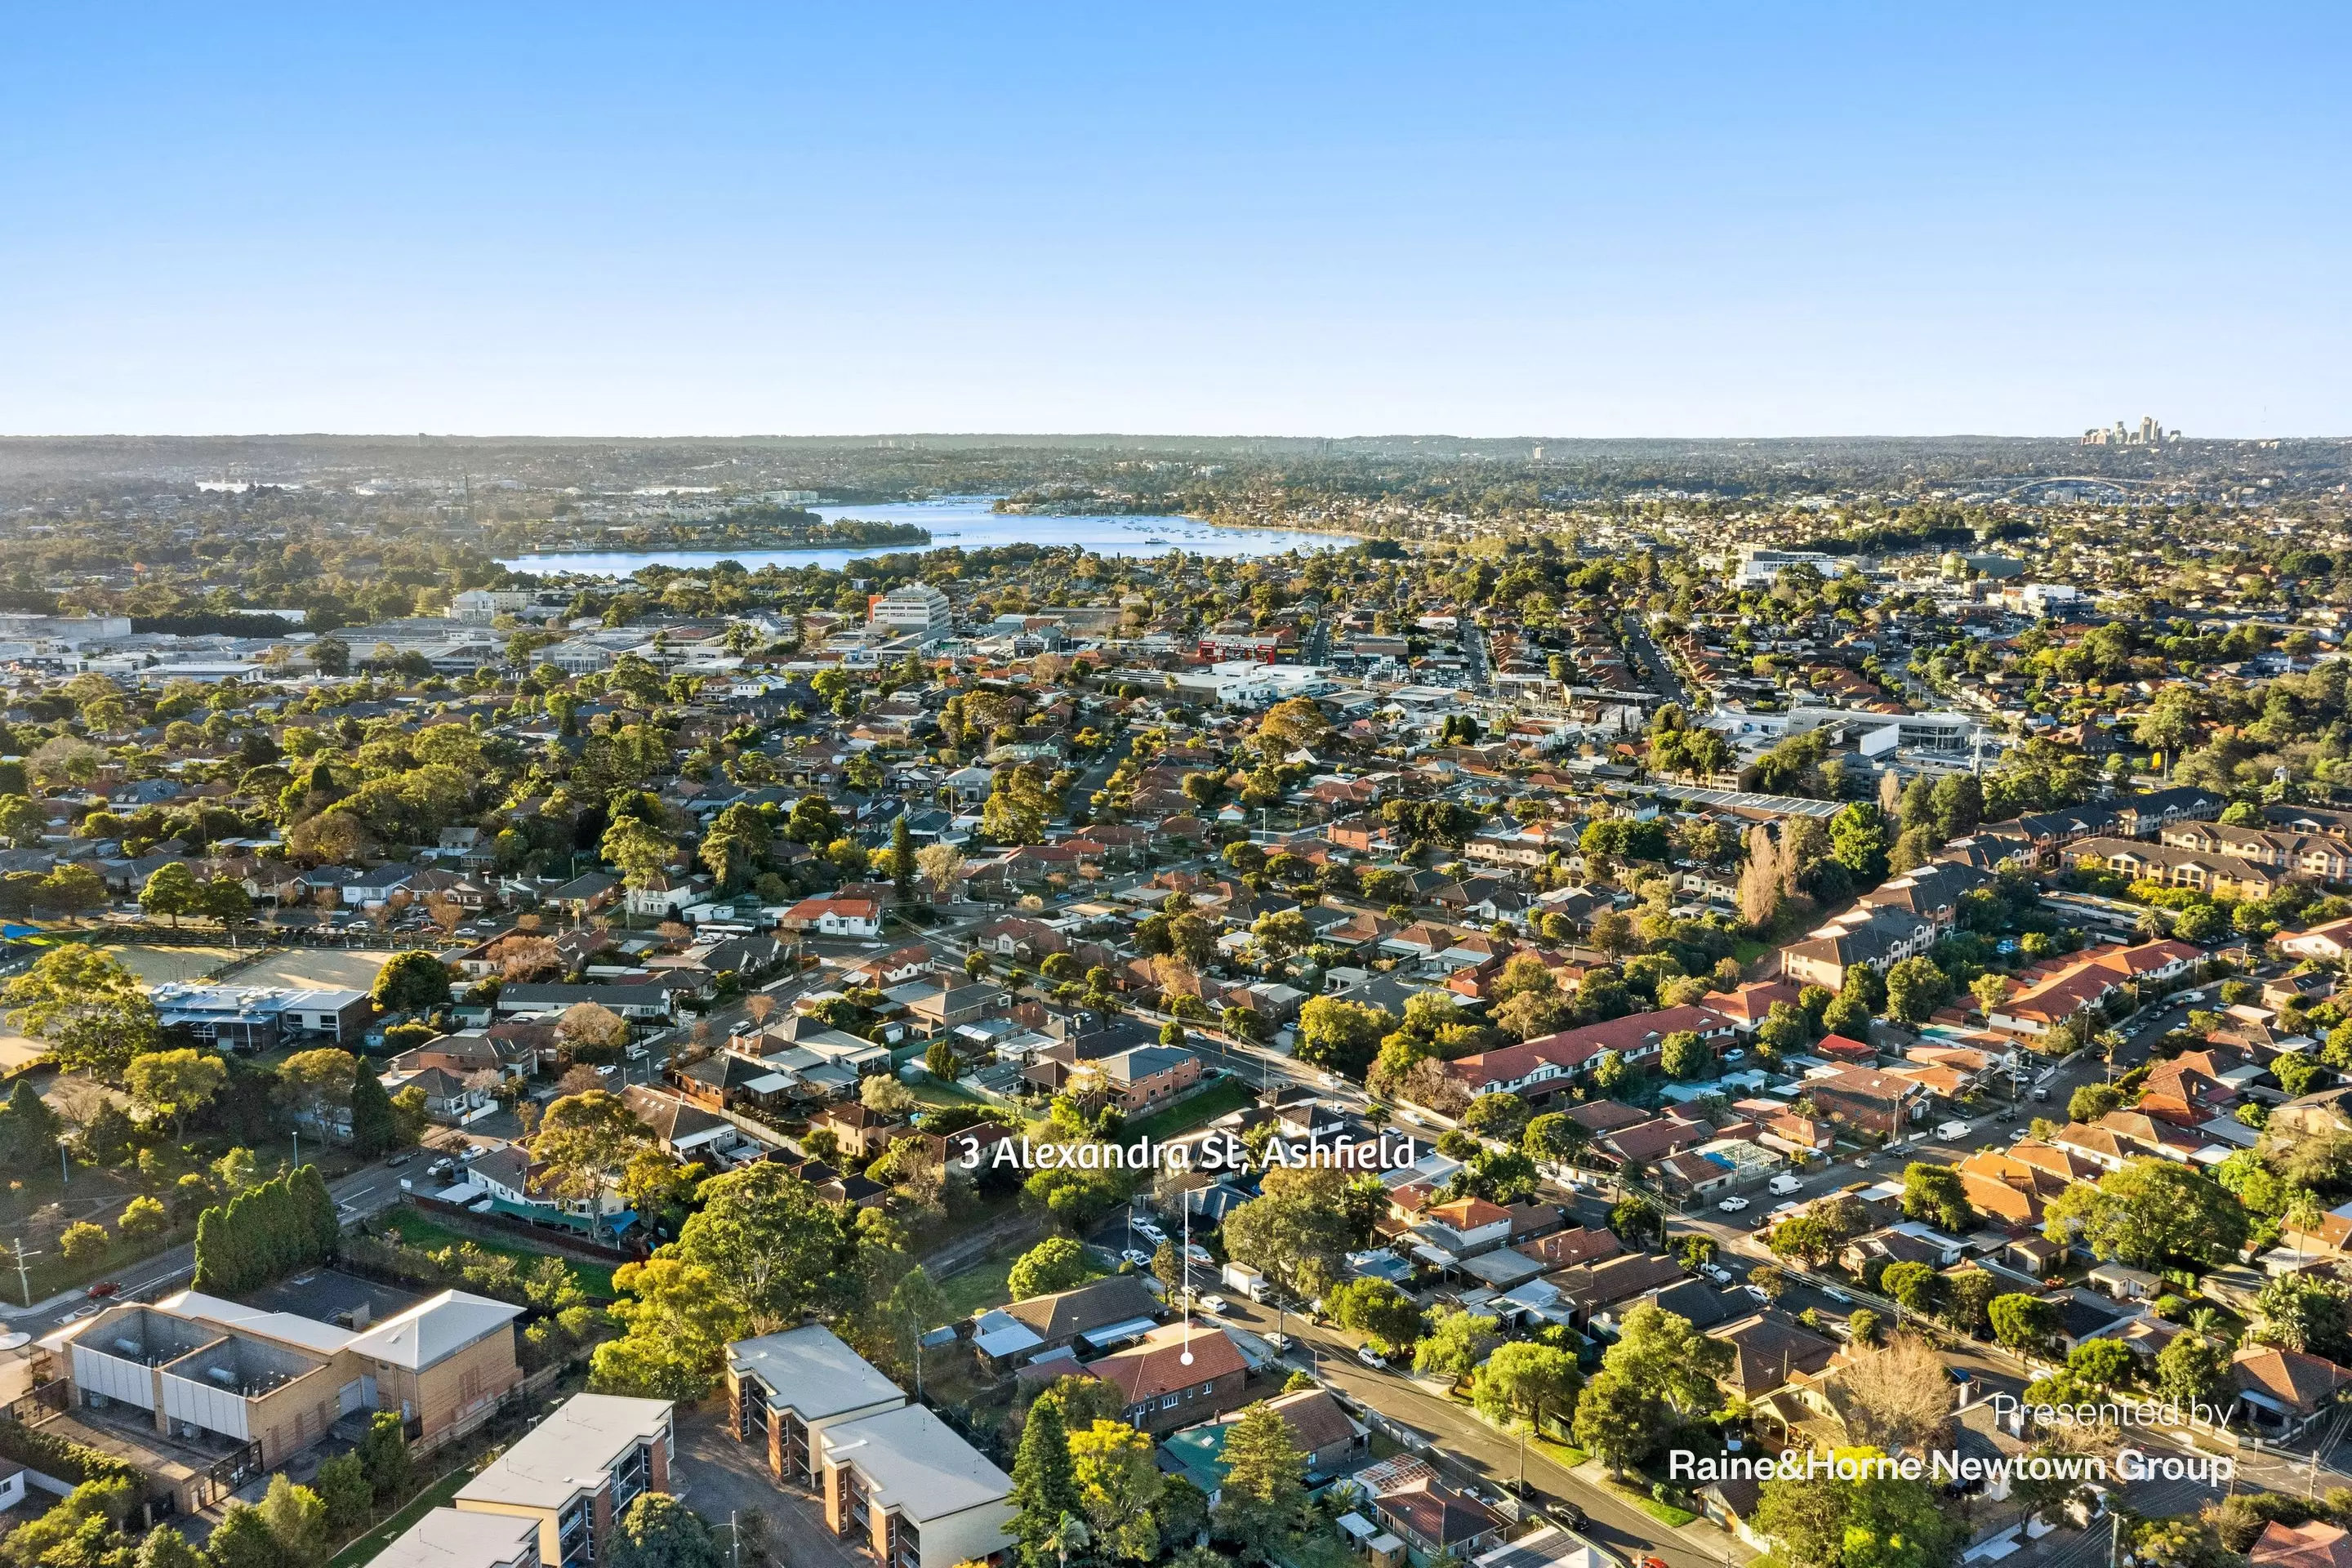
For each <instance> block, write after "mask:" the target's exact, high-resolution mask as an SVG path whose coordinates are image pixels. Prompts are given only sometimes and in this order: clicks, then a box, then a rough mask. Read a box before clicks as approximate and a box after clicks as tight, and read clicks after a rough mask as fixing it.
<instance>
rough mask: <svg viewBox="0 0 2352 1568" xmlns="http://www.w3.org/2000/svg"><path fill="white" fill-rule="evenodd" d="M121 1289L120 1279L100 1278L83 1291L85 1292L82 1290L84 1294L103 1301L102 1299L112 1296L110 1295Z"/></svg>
mask: <svg viewBox="0 0 2352 1568" xmlns="http://www.w3.org/2000/svg"><path fill="white" fill-rule="evenodd" d="M121 1289H122V1283H121V1280H118V1279H101V1280H100V1281H99V1282H98V1283H97V1284H95V1285H93V1286H91V1287H90V1288H89V1289H88V1290H87V1291H85V1292H84V1294H85V1295H89V1296H93V1297H96V1298H97V1299H98V1300H101V1301H103V1300H106V1299H107V1298H108V1297H109V1296H112V1295H115V1294H117V1293H118V1292H120V1291H121Z"/></svg>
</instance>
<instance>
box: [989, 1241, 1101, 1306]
mask: <svg viewBox="0 0 2352 1568" xmlns="http://www.w3.org/2000/svg"><path fill="white" fill-rule="evenodd" d="M1093 1272H1094V1270H1093V1268H1092V1267H1091V1266H1089V1265H1088V1264H1087V1249H1086V1248H1085V1247H1082V1246H1080V1245H1079V1244H1078V1243H1077V1241H1076V1240H1075V1239H1073V1238H1072V1237H1066V1236H1049V1237H1046V1238H1045V1240H1043V1241H1041V1242H1039V1243H1038V1244H1037V1245H1036V1246H1034V1247H1031V1248H1030V1249H1029V1250H1028V1251H1026V1252H1024V1253H1023V1254H1022V1255H1021V1256H1020V1257H1019V1258H1015V1259H1014V1260H1013V1269H1012V1272H1011V1273H1010V1274H1008V1275H1007V1276H1006V1277H1005V1283H1006V1285H1007V1287H1008V1288H1009V1289H1011V1290H1012V1292H1013V1300H1016V1301H1025V1300H1028V1299H1029V1298H1030V1297H1032V1296H1050V1295H1052V1294H1053V1293H1054V1292H1055V1291H1056V1290H1068V1289H1075V1288H1076V1287H1077V1286H1080V1285H1083V1284H1085V1283H1086V1281H1087V1276H1088V1275H1090V1274H1092V1273H1093Z"/></svg>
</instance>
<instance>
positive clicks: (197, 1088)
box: [123, 1050, 228, 1142]
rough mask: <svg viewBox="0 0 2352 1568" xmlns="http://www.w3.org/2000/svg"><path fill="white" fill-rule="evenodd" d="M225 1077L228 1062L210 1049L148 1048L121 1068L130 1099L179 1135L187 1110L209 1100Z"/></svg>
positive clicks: (184, 1122)
mask: <svg viewBox="0 0 2352 1568" xmlns="http://www.w3.org/2000/svg"><path fill="white" fill-rule="evenodd" d="M227 1079H228V1064H226V1062H224V1061H222V1060H221V1059H220V1058H218V1057H216V1056H215V1055H213V1053H212V1052H210V1051H192V1050H178V1051H149V1052H148V1053H147V1054H146V1055H145V1056H142V1057H133V1058H131V1062H130V1065H129V1066H128V1067H127V1068H125V1069H124V1071H123V1082H124V1083H125V1085H126V1086H127V1087H128V1088H129V1089H130V1090H131V1101H132V1102H133V1103H134V1104H136V1105H137V1106H138V1107H139V1108H140V1110H142V1111H144V1112H145V1113H146V1114H147V1115H148V1116H150V1117H152V1118H153V1119H154V1120H156V1121H163V1122H168V1123H169V1124H170V1125H171V1129H172V1139H173V1142H178V1141H179V1139H180V1135H181V1131H182V1129H183V1128H184V1126H185V1124H186V1122H187V1120H188V1116H189V1113H190V1112H192V1111H195V1110H201V1109H203V1108H204V1107H205V1105H208V1104H210V1103H211V1101H212V1098H213V1096H214V1095H215V1094H218V1093H219V1092H220V1088H221V1085H222V1084H223V1083H225V1082H226V1081H227Z"/></svg>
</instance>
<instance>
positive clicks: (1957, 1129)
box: [1936, 1121, 1970, 1143]
mask: <svg viewBox="0 0 2352 1568" xmlns="http://www.w3.org/2000/svg"><path fill="white" fill-rule="evenodd" d="M1969 1131H1970V1129H1969V1124H1968V1123H1967V1122H1965V1121H1947V1122H1944V1123H1942V1124H1940V1125H1939V1126H1937V1129H1936V1136H1937V1137H1938V1138H1941V1139H1942V1140H1943V1141H1944V1142H1947V1143H1957V1142H1959V1141H1960V1140H1961V1139H1963V1138H1965V1137H1967V1136H1968V1135H1969Z"/></svg>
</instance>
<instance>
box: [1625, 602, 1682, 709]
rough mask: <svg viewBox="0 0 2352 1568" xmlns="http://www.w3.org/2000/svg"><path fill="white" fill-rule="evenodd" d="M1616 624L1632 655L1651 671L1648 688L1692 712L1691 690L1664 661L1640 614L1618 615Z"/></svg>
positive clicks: (1672, 667)
mask: <svg viewBox="0 0 2352 1568" xmlns="http://www.w3.org/2000/svg"><path fill="white" fill-rule="evenodd" d="M1617 624H1618V625H1619V626H1622V628H1623V629H1624V633H1625V644H1626V646H1627V647H1631V648H1632V649H1633V657H1634V658H1638V659H1640V660H1641V661H1642V664H1643V668H1646V669H1647V670H1648V671H1649V672H1650V689H1652V690H1654V691H1655V692H1656V693H1657V694H1658V695H1659V696H1660V697H1663V698H1664V699H1665V700H1667V701H1669V702H1675V703H1679V704H1681V706H1682V710H1683V711H1684V712H1685V713H1693V712H1695V711H1696V710H1695V709H1694V708H1693V707H1692V706H1691V700H1690V692H1689V691H1688V690H1687V689H1685V688H1684V686H1683V683H1682V679H1681V678H1680V677H1678V676H1677V675H1675V668H1674V666H1673V665H1672V664H1670V663H1668V662H1667V660H1666V656H1665V655H1664V653H1662V652H1660V651H1659V649H1658V645H1657V644H1656V643H1655V642H1654V641H1652V640H1651V638H1650V628H1649V627H1648V626H1644V625H1643V622H1642V617H1641V616H1640V614H1639V613H1638V612H1629V613H1628V614H1625V615H1622V616H1618V617H1617Z"/></svg>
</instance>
